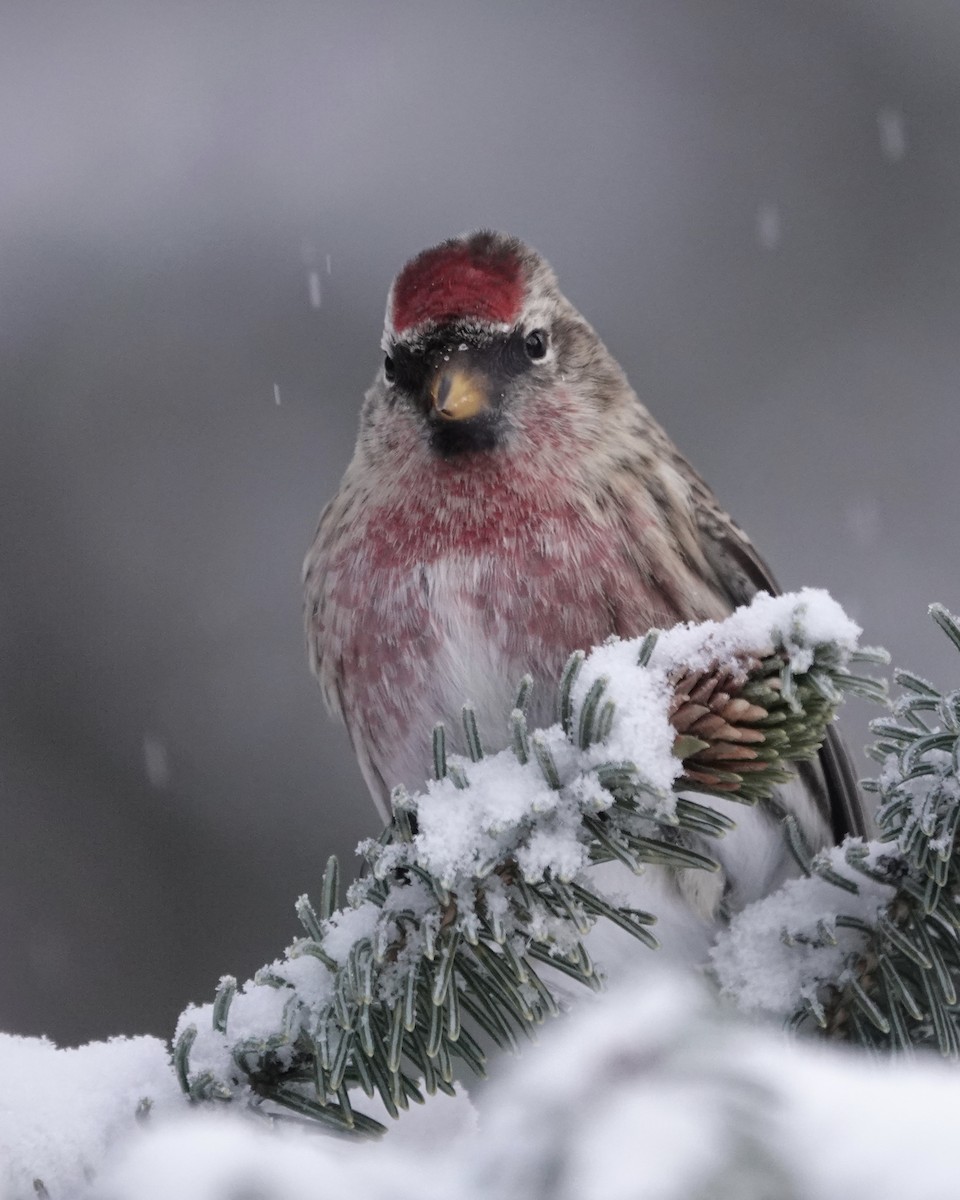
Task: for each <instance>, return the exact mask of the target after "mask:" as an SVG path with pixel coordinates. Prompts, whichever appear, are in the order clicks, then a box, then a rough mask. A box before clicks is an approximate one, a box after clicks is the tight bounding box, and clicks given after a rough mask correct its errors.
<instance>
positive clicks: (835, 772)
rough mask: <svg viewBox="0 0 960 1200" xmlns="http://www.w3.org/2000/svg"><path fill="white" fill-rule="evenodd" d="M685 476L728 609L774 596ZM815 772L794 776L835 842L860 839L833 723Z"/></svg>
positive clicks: (772, 585) (774, 589)
mask: <svg viewBox="0 0 960 1200" xmlns="http://www.w3.org/2000/svg"><path fill="white" fill-rule="evenodd" d="M688 471H689V468H688ZM691 477H692V478H691ZM688 478H690V483H691V488H692V490H693V492H694V495H695V496H696V498H697V501H698V504H697V525H698V528H699V531H700V544H701V546H702V548H703V554H704V557H705V558H706V560H707V562H708V563H709V564H710V567H711V568H712V570H713V571H714V573H715V575H716V577H717V581H718V583H719V584H720V586H721V587H722V588H723V590H724V591H725V592H726V594H727V595H728V596H729V597H730V603H731V604H732V605H733V606H734V607H736V606H737V605H740V604H746V603H747V602H748V601H749V600H750V599H751V598H752V597H753V596H754V595H755V594H756V592H758V591H766V592H769V593H770V594H771V595H777V594H779V592H780V588H779V586H778V585H777V582H776V580H775V579H774V577H773V575H772V574H771V572H770V568H769V567H768V566H767V564H766V563H765V562H764V561H763V559H762V558H761V557H760V556H759V554H757V552H756V550H755V549H754V547H753V544H752V543H751V541H750V539H749V538H748V537H747V535H746V534H745V533H744V532H743V530H742V529H741V528H740V527H739V526H738V525H737V524H736V523H735V522H734V521H733V520H732V519H731V518H730V517H729V516H728V515H727V514H726V513H725V512H723V511H722V510H720V509H719V508H718V507H717V504H716V501H715V499H714V497H713V493H712V492H711V491H710V490H709V488H707V486H706V484H705V483H704V482H703V481H702V480H701V479H700V478H699V477H698V476H695V475H694V474H693V472H692V471H690V472H689V475H688ZM819 768H820V769H819V770H817V769H816V765H815V764H813V763H803V764H801V765H800V767H799V772H800V776H801V778H802V779H803V780H804V782H805V783H806V784H807V786H808V787H809V788H810V790H811V792H812V793H813V794H814V796H815V797H816V799H817V802H818V804H819V805H820V807H821V809H822V811H823V813H824V816H825V817H826V818H827V820H828V821H829V823H830V826H831V828H832V829H833V835H834V838H835V839H836V841H837V843H838V844H839V843H840V842H842V841H843V839H844V837H846V836H847V835H848V834H849V835H851V836H853V837H866V836H867V824H866V817H865V814H864V810H863V802H862V800H861V797H860V790H859V788H858V787H857V780H856V776H855V775H854V772H853V766H852V764H851V762H850V756H849V754H848V753H847V750H846V748H845V747H844V744H843V741H842V739H841V737H840V734H839V733H838V731H837V729H836V727H835V726H833V725H829V726H828V727H827V732H826V737H825V739H824V742H823V745H822V746H821V748H820V754H819Z"/></svg>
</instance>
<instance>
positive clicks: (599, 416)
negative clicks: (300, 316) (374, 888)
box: [303, 230, 864, 925]
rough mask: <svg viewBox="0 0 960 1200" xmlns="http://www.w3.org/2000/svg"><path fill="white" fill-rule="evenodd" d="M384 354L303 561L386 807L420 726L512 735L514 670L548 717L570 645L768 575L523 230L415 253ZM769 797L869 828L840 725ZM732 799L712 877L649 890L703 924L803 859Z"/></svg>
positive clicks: (815, 829) (420, 776)
mask: <svg viewBox="0 0 960 1200" xmlns="http://www.w3.org/2000/svg"><path fill="white" fill-rule="evenodd" d="M381 351H382V358H381V360H380V365H379V369H378V370H377V373H376V377H375V379H374V381H373V384H372V386H371V387H370V389H369V390H368V391H367V393H366V396H365V399H364V402H363V405H362V408H361V413H360V427H359V433H358V437H357V443H356V449H355V452H354V455H353V458H352V460H351V461H350V463H349V465H348V467H347V469H346V472H345V474H344V476H343V480H342V483H341V485H340V488H339V490H338V492H337V493H336V495H335V496H334V497H333V499H332V500H331V501H330V502H329V504H328V505H327V506H326V508H325V509H324V511H323V512H322V514H321V517H320V521H319V526H318V528H317V531H316V535H315V538H314V541H313V544H312V545H311V547H310V549H309V551H308V553H307V556H306V560H305V563H304V572H303V578H304V589H305V593H304V594H305V621H306V634H307V642H308V647H309V657H310V662H311V666H312V669H313V671H314V673H315V675H316V676H317V678H318V680H319V682H320V686H321V689H322V691H323V695H324V697H325V699H326V702H327V705H328V707H329V708H330V709H331V710H332V712H333V713H334V714H335V715H337V716H339V717H340V718H342V720H343V721H344V722H345V724H346V728H347V731H348V733H349V736H350V739H351V742H352V745H353V747H354V750H355V752H356V755H357V758H358V761H359V765H360V769H361V771H362V773H363V776H364V779H365V780H366V783H367V786H368V787H369V790H370V792H371V795H372V796H373V799H374V801H375V803H376V804H377V807H378V809H379V812H380V815H381V816H382V817H383V818H384V819H385V820H389V818H390V795H391V790H392V788H393V787H394V786H395V785H398V784H402V785H403V786H404V787H405V788H407V789H411V790H417V789H422V788H423V786H424V783H425V781H426V779H427V778H428V777H429V776H430V774H431V766H432V756H431V735H432V731H433V729H434V727H435V725H436V724H437V723H438V722H445V723H446V724H447V727H448V729H451V730H455V729H457V728H458V727H459V724H460V714H461V709H462V705H463V704H464V702H465V701H466V700H469V701H471V702H472V704H473V706H474V709H475V712H476V719H477V725H478V729H479V732H480V736H481V739H482V741H483V743H484V745H485V746H487V747H492V748H494V749H496V748H498V747H502V746H504V745H505V744H506V743H507V740H508V735H507V717H508V714H509V712H510V709H511V707H512V703H513V697H514V696H515V694H516V686H517V683H518V681H519V680H520V678H521V677H522V676H524V675H526V674H529V675H530V676H531V677H532V679H533V688H532V692H531V695H530V702H529V720H530V723H531V726H538V725H540V726H546V725H550V724H552V722H553V721H554V720H555V706H556V697H557V686H558V678H559V676H560V674H561V671H562V669H563V666H564V663H565V662H566V661H567V659H568V656H569V655H570V653H571V651H574V650H577V649H582V650H589V648H590V647H592V646H595V645H598V644H600V643H602V642H603V641H604V640H606V639H607V638H609V637H610V636H611V635H615V636H618V637H621V638H633V637H637V636H639V635H641V634H645V633H646V632H647V631H648V630H650V629H651V628H664V627H668V626H671V625H674V624H676V623H677V622H682V621H704V620H710V619H713V620H716V619H722V618H723V617H725V616H727V615H729V613H730V612H732V611H733V609H734V608H736V607H737V606H738V605H741V604H743V603H746V602H748V601H749V600H750V599H751V597H752V596H754V595H755V594H756V593H757V592H758V591H760V590H764V591H767V592H770V593H771V594H775V593H776V592H777V591H778V588H777V585H776V582H775V580H774V578H773V576H772V574H771V572H770V570H769V568H768V567H767V566H766V564H765V563H764V561H763V559H762V558H761V557H760V556H759V554H758V553H757V551H756V550H755V549H754V547H753V544H752V543H751V541H750V539H749V538H748V537H747V535H746V534H745V533H744V532H743V530H742V529H740V527H739V526H738V525H737V524H736V523H735V522H734V521H733V519H732V518H731V517H730V516H729V515H728V514H727V512H726V511H725V510H724V508H723V507H722V506H721V505H720V503H719V501H718V500H717V499H716V498H715V496H714V494H713V492H712V491H711V490H710V488H709V487H708V486H707V484H706V483H705V482H704V481H703V479H701V477H700V476H699V475H698V474H697V473H696V471H695V470H694V469H693V467H691V465H690V464H689V463H688V462H687V461H686V459H685V458H684V457H683V456H682V454H681V453H680V451H679V450H678V449H677V447H676V446H675V445H674V444H673V442H672V441H671V440H670V438H669V437H668V435H667V433H666V432H665V431H664V429H663V428H662V426H661V425H660V424H659V423H658V422H657V421H656V420H655V418H654V417H653V416H652V415H651V413H650V412H649V411H648V409H647V408H646V407H645V406H644V404H643V403H641V401H640V399H639V398H638V396H637V394H636V393H635V392H634V390H633V388H632V387H631V386H630V383H629V382H628V380H627V377H626V375H625V373H624V371H623V369H622V368H621V366H620V365H619V363H618V362H617V361H616V360H615V359H614V357H613V355H612V354H611V353H610V352H609V350H608V349H607V348H606V346H605V345H604V344H603V342H602V341H601V340H600V337H599V336H598V335H597V333H596V332H595V330H594V329H593V327H592V326H591V325H590V324H589V323H588V322H587V320H586V319H585V318H584V317H583V316H581V314H580V313H579V312H578V311H577V309H576V308H575V307H574V306H573V304H572V303H571V302H570V301H569V300H568V299H567V298H566V296H565V295H564V294H563V293H562V292H561V290H560V287H559V284H558V282H557V278H556V276H555V274H554V272H553V270H552V269H551V267H550V266H549V264H548V263H547V262H546V260H545V259H544V258H543V257H542V256H541V255H540V254H539V253H537V252H536V251H535V250H533V249H532V248H531V247H530V246H528V245H527V244H525V243H524V242H522V241H521V240H519V239H518V238H516V237H513V236H510V235H507V234H503V233H497V232H493V231H490V230H480V231H476V232H471V233H468V234H465V235H461V236H458V237H454V238H450V239H447V240H446V241H443V242H441V243H439V244H437V245H434V246H431V247H429V248H428V249H426V250H423V251H422V252H421V253H419V254H417V255H416V256H415V257H413V258H412V259H411V260H409V261H408V262H407V263H406V264H405V265H404V266H403V267H402V269H401V270H400V272H399V274H398V275H397V276H396V278H395V279H394V281H393V284H392V286H391V287H390V289H389V293H388V297H387V309H386V319H385V324H384V330H383V337H382V341H381ZM780 798H781V803H782V804H783V805H784V806H785V807H786V808H787V809H788V810H789V811H792V812H793V814H794V815H795V817H796V819H797V823H798V825H799V827H800V828H801V829H802V831H803V834H804V837H805V838H806V840H807V842H808V845H809V846H810V848H811V849H812V850H816V849H818V848H821V847H824V846H827V845H829V844H831V843H833V842H836V841H839V840H841V839H842V838H843V837H844V836H845V835H846V834H854V835H862V834H863V832H864V815H863V810H862V808H861V801H860V798H859V796H858V793H857V789H856V784H855V781H854V778H853V775H852V771H851V768H850V764H849V760H848V759H847V757H846V755H845V752H844V750H843V747H842V745H841V743H840V741H839V739H838V737H837V735H836V732H835V731H834V730H833V728H832V727H831V728H830V730H829V731H828V735H827V740H826V741H825V743H824V747H823V750H822V752H821V756H820V762H819V764H811V765H808V766H805V767H804V768H803V769H802V775H801V777H800V778H798V780H797V781H796V782H795V783H792V784H790V785H787V786H786V787H785V788H784V789H783V793H782V794H781V797H780ZM717 803H718V804H720V805H722V804H723V802H722V801H718V802H717ZM737 807H738V809H739V811H737V812H735V813H734V814H733V815H734V817H735V819H736V820H737V823H738V830H737V833H738V834H740V844H739V845H738V846H735V847H734V849H733V850H732V851H726V852H725V854H726V857H725V858H724V859H723V861H722V868H723V869H722V871H721V872H720V875H719V879H718V880H717V881H716V882H714V883H713V884H712V885H710V886H709V887H705V885H704V884H703V883H702V882H700V879H699V877H702V876H704V875H705V874H706V873H704V872H681V873H680V874H679V876H678V877H677V878H674V880H673V883H672V884H670V883H667V884H663V886H664V887H666V888H668V889H669V888H670V887H673V890H674V891H676V887H675V886H674V885H675V884H677V879H679V884H678V886H679V891H680V892H681V893H682V903H681V908H687V909H693V910H695V911H696V913H697V914H698V915H699V917H700V918H701V919H702V921H703V922H704V923H705V924H706V925H711V923H716V922H717V921H718V920H720V919H721V916H720V914H721V913H722V912H724V911H725V910H729V909H731V908H732V909H736V908H738V907H742V906H743V905H744V904H745V903H747V902H749V900H750V899H752V898H756V896H757V895H759V894H763V893H764V892H765V891H768V890H770V889H771V888H772V887H774V886H776V884H777V882H778V881H780V880H782V879H783V878H785V877H787V876H788V875H789V873H790V872H791V870H793V869H794V864H793V860H792V858H791V857H790V854H789V852H788V851H787V850H786V849H785V848H784V838H783V834H782V830H780V829H779V828H776V822H775V820H774V818H773V817H772V816H771V815H770V814H769V813H767V812H763V811H761V812H755V811H752V810H747V815H745V810H743V809H742V807H739V806H737ZM741 828H743V829H745V830H746V833H742V834H741ZM719 857H723V856H719ZM694 877H697V878H694ZM661 882H662V881H661Z"/></svg>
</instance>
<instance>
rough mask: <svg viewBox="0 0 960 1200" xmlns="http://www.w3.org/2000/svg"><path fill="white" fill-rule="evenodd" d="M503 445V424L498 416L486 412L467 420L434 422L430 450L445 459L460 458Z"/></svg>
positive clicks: (432, 422)
mask: <svg viewBox="0 0 960 1200" xmlns="http://www.w3.org/2000/svg"><path fill="white" fill-rule="evenodd" d="M502 442H503V422H502V420H501V419H500V417H499V416H498V415H497V414H495V413H484V414H483V415H481V416H478V417H470V418H469V420H466V421H445V420H444V419H443V418H442V417H441V418H438V419H434V420H432V421H431V422H430V448H431V450H433V451H434V452H435V453H437V454H439V455H440V456H441V457H442V458H457V457H459V456H460V455H463V454H475V453H477V452H478V451H481V450H496V448H497V447H498V446H499V445H501V444H502Z"/></svg>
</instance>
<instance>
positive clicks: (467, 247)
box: [390, 239, 524, 333]
mask: <svg viewBox="0 0 960 1200" xmlns="http://www.w3.org/2000/svg"><path fill="white" fill-rule="evenodd" d="M523 288H524V283H523V266H522V263H521V262H520V260H519V259H518V258H517V256H516V255H515V254H514V253H513V252H512V251H509V250H504V249H503V248H502V247H491V246H490V245H489V244H487V243H485V242H483V241H480V240H479V239H472V240H471V241H468V242H461V241H453V242H445V243H444V244H443V245H441V246H435V247H433V248H432V249H430V250H425V251H424V252H423V253H422V254H419V255H417V257H416V258H414V259H412V260H411V261H410V262H409V263H407V265H406V266H405V267H404V268H403V270H402V271H401V272H400V274H399V275H398V276H397V279H396V282H395V283H394V285H393V301H392V304H391V312H390V316H391V321H392V323H393V327H394V329H395V330H396V331H397V333H402V332H403V331H404V330H407V329H411V328H413V327H414V326H415V325H420V324H422V323H424V322H427V321H430V322H435V323H436V324H438V325H441V324H443V323H444V322H447V321H455V320H458V319H460V320H463V319H466V320H476V321H484V322H490V323H491V324H495V325H512V324H513V323H514V321H516V319H517V317H518V316H519V315H520V309H521V306H522V304H523Z"/></svg>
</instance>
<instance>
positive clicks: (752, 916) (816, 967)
mask: <svg viewBox="0 0 960 1200" xmlns="http://www.w3.org/2000/svg"><path fill="white" fill-rule="evenodd" d="M852 841H853V842H854V843H856V842H858V841H859V839H852ZM877 845H879V843H878V844H877ZM826 857H827V861H828V863H829V865H830V867H831V868H832V869H833V870H834V871H836V872H837V874H839V875H843V876H844V877H845V878H847V879H851V880H853V881H854V882H855V883H856V884H857V886H858V888H859V892H858V893H857V894H854V893H851V892H846V891H842V890H840V889H839V888H838V887H836V886H835V885H834V884H832V883H830V882H828V881H827V880H825V879H822V878H820V877H819V876H817V875H813V876H811V877H810V878H804V879H793V880H790V881H789V882H787V883H786V884H784V885H783V887H781V888H780V890H779V891H777V892H774V893H773V895H771V896H766V897H764V899H762V900H758V901H756V902H755V903H753V904H750V905H748V906H747V907H746V908H745V909H744V910H743V911H742V912H740V913H738V914H737V915H736V916H735V917H734V918H733V920H732V921H731V922H730V925H729V928H728V929H726V930H725V931H724V932H722V933H721V934H720V936H719V937H718V939H717V942H716V945H715V946H714V948H713V950H712V951H711V959H712V961H713V968H714V971H715V973H716V976H717V980H718V982H719V983H720V986H721V989H722V991H723V993H724V994H725V995H726V996H729V997H730V998H731V999H732V1000H733V1001H734V1002H735V1003H736V1005H737V1006H738V1007H739V1008H740V1009H742V1010H743V1011H744V1012H747V1013H750V1014H753V1015H765V1016H770V1017H776V1018H780V1019H786V1018H787V1017H789V1016H791V1015H792V1014H793V1013H794V1012H795V1011H796V1010H797V1009H798V1008H799V1007H800V1003H801V1000H802V998H803V997H805V996H810V995H815V993H816V990H817V987H818V985H819V984H820V983H821V982H823V981H829V980H835V979H837V978H838V976H839V975H840V973H841V971H842V970H843V966H844V962H845V959H846V958H847V956H848V955H849V954H850V953H851V952H852V951H855V950H856V949H857V947H858V946H860V945H861V944H862V937H861V935H860V934H859V933H858V931H857V930H853V929H849V928H843V927H839V926H835V923H834V918H835V916H836V914H837V913H838V912H840V913H843V914H844V915H846V916H851V917H858V918H860V919H861V920H862V921H864V922H866V923H867V924H873V923H875V922H876V918H877V912H878V910H879V909H880V908H882V907H883V906H884V905H886V904H889V902H890V900H891V898H892V896H893V888H892V887H888V886H886V885H885V884H882V883H878V882H875V881H874V880H872V879H870V878H868V877H867V876H864V875H861V874H860V873H859V872H857V871H854V870H852V869H851V868H850V867H848V866H847V864H846V861H845V858H844V850H843V847H834V848H833V849H832V850H831V851H829V852H828V853H827V855H826ZM821 922H822V923H823V926H824V927H825V928H826V930H827V931H828V932H829V933H830V934H831V935H832V938H833V939H834V940H835V942H836V944H835V945H834V944H831V941H830V940H829V939H824V937H823V936H822V930H821V929H820V928H818V925H819V924H820V923H821ZM784 932H785V933H786V934H787V936H788V938H789V939H792V942H793V944H787V942H785V940H784V937H783V934H784Z"/></svg>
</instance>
